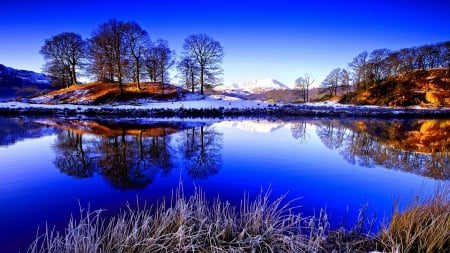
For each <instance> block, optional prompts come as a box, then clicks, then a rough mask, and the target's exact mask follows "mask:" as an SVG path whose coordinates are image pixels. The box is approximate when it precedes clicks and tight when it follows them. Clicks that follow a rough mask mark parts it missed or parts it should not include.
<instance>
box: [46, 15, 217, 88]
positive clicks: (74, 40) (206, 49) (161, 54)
mask: <svg viewBox="0 0 450 253" xmlns="http://www.w3.org/2000/svg"><path fill="white" fill-rule="evenodd" d="M183 50H184V51H183V52H182V54H181V56H180V57H179V59H178V60H177V59H176V55H175V51H174V50H172V49H171V48H170V47H169V43H168V41H166V40H164V39H158V40H156V41H155V42H153V41H152V40H151V39H150V36H149V34H148V32H147V31H146V30H144V29H143V28H142V27H141V26H140V25H139V24H138V23H136V22H133V21H130V22H123V21H120V20H117V19H110V20H108V21H107V22H105V23H102V24H100V25H99V26H98V27H97V28H96V29H94V31H93V32H92V34H91V37H90V38H88V39H83V38H82V36H81V35H79V34H76V33H72V32H64V33H61V34H57V35H54V36H52V37H51V38H49V39H46V40H45V42H44V45H43V46H42V47H41V50H40V51H39V52H40V54H42V55H43V57H44V59H45V60H46V63H45V65H44V67H43V70H44V72H46V73H47V74H48V75H49V76H51V77H52V78H53V80H54V83H55V84H58V85H63V86H65V87H69V86H71V85H74V84H78V76H79V75H80V74H81V73H83V74H85V75H87V76H89V77H93V78H95V79H96V80H98V81H104V82H113V83H117V85H118V86H119V88H120V91H121V92H122V91H123V84H124V82H134V83H135V84H136V87H137V88H138V89H141V80H142V79H146V80H149V81H152V82H159V83H161V85H162V87H163V88H164V85H165V83H168V82H169V81H170V76H169V72H168V71H169V69H171V68H172V67H173V66H175V64H176V68H177V70H178V76H179V78H180V79H181V80H182V81H183V83H184V86H185V88H188V89H190V90H191V91H192V92H194V91H196V90H200V92H201V94H203V92H204V88H205V86H208V85H213V84H216V83H218V82H219V81H220V75H221V74H222V68H221V65H220V64H221V63H222V61H223V56H224V50H223V47H222V46H221V44H220V43H219V42H218V41H216V40H214V39H213V38H212V37H210V36H209V35H207V34H203V33H201V34H195V35H190V36H188V37H187V38H186V39H185V40H184V43H183Z"/></svg>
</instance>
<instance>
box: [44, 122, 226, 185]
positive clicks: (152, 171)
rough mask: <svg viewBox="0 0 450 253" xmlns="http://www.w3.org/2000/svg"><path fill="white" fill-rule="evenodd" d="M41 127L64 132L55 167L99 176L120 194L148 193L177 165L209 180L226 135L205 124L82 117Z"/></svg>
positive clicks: (79, 175)
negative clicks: (146, 189)
mask: <svg viewBox="0 0 450 253" xmlns="http://www.w3.org/2000/svg"><path fill="white" fill-rule="evenodd" d="M39 123H40V124H43V125H44V124H45V125H48V126H52V127H53V128H56V129H60V130H61V131H60V132H59V133H58V134H57V138H56V141H55V143H54V145H53V148H54V150H55V155H56V157H55V160H54V164H55V166H56V167H57V168H58V169H59V170H60V171H61V172H63V173H65V174H67V175H70V176H73V177H76V178H89V177H92V176H94V175H96V174H98V175H101V176H102V177H103V178H105V180H106V181H108V182H109V183H110V184H111V185H112V186H113V187H114V188H117V189H121V190H129V189H143V188H145V187H147V186H148V185H149V184H151V183H152V182H153V181H154V180H155V178H156V177H157V176H158V175H162V176H165V175H169V174H170V173H171V171H172V170H173V169H174V168H176V167H182V166H183V167H184V168H185V169H186V171H187V174H188V175H189V176H191V177H192V178H206V177H208V176H210V175H213V174H216V173H218V171H219V169H220V166H221V149H222V143H221V142H222V139H221V134H220V133H218V132H217V131H215V129H214V128H213V127H210V126H208V125H206V124H204V123H190V124H186V123H183V122H174V123H172V122H162V123H159V122H158V123H155V122H144V123H139V124H137V123H132V122H115V121H105V120H102V121H94V120H78V119H75V120H67V119H46V120H40V121H39ZM177 163H180V164H177Z"/></svg>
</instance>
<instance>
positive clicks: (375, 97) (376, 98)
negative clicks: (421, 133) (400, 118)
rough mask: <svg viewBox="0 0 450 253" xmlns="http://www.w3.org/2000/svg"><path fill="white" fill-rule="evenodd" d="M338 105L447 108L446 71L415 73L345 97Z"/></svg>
mask: <svg viewBox="0 0 450 253" xmlns="http://www.w3.org/2000/svg"><path fill="white" fill-rule="evenodd" d="M341 103H348V104H358V105H381V106H411V105H421V106H424V107H426V106H432V107H436V106H437V107H441V106H445V107H450V76H449V74H448V70H447V69H431V70H416V71H413V72H411V73H409V74H407V75H403V76H397V77H393V78H390V79H388V80H385V81H382V82H381V83H377V84H375V85H371V86H370V87H368V88H367V89H365V90H360V91H357V92H352V93H349V94H346V95H344V96H343V97H342V99H341Z"/></svg>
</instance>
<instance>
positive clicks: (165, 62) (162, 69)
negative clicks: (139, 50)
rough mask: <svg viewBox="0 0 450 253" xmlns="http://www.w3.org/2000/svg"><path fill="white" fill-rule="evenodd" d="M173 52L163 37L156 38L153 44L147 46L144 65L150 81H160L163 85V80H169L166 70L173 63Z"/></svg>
mask: <svg viewBox="0 0 450 253" xmlns="http://www.w3.org/2000/svg"><path fill="white" fill-rule="evenodd" d="M174 54H175V53H174V51H173V50H171V49H170V47H169V43H168V42H167V41H166V40H163V39H158V40H157V41H156V43H155V45H154V46H152V47H151V48H149V50H148V51H147V53H146V56H145V65H146V69H147V72H148V74H149V76H150V80H151V81H153V82H161V84H162V85H163V86H164V83H165V82H169V81H170V78H169V73H168V70H169V69H170V68H171V67H172V66H173V65H174V64H175V60H174Z"/></svg>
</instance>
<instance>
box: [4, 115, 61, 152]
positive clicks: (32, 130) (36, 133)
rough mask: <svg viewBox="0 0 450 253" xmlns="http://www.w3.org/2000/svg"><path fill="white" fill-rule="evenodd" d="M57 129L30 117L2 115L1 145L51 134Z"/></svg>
mask: <svg viewBox="0 0 450 253" xmlns="http://www.w3.org/2000/svg"><path fill="white" fill-rule="evenodd" d="M54 132H55V129H54V128H53V127H50V126H43V125H41V124H37V123H36V122H34V120H33V119H30V118H22V117H19V118H10V117H0V147H1V146H10V145H13V144H15V143H17V142H20V141H22V140H25V139H33V138H39V137H42V136H46V135H51V134H53V133H54Z"/></svg>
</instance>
